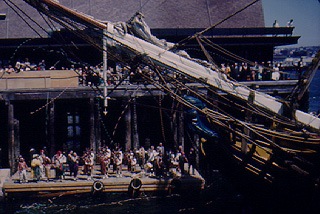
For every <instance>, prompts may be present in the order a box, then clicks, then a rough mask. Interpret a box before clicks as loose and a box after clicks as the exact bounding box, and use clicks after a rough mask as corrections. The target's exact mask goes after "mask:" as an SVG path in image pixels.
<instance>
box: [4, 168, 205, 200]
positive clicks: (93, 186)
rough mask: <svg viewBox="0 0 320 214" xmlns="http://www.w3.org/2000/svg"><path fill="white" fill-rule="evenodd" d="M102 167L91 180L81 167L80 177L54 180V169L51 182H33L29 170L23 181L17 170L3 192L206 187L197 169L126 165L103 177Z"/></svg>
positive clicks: (51, 193)
mask: <svg viewBox="0 0 320 214" xmlns="http://www.w3.org/2000/svg"><path fill="white" fill-rule="evenodd" d="M186 168H187V165H186ZM99 169H100V166H98V165H97V166H95V167H94V172H93V175H92V179H90V180H88V179H87V175H84V174H83V173H82V171H81V170H79V173H80V174H79V175H78V179H77V180H74V179H73V177H71V176H69V172H66V176H65V179H62V180H56V179H54V174H55V173H54V170H51V176H50V178H49V181H45V180H40V181H37V182H36V181H33V180H32V179H31V173H30V172H28V173H27V178H28V182H27V183H20V182H19V175H18V173H16V174H14V175H13V176H12V177H11V178H10V179H9V180H8V181H7V182H5V183H4V186H3V192H4V196H5V197H14V196H19V195H26V194H27V195H32V196H37V197H54V196H63V195H70V194H80V193H92V194H95V193H96V192H103V193H129V194H130V195H132V196H133V194H136V193H137V192H152V193H167V194H171V193H172V192H177V193H179V192H187V191H200V190H202V189H203V188H204V183H205V180H204V179H203V178H202V177H201V175H200V174H199V173H198V172H197V171H196V170H195V175H188V174H186V175H185V176H182V177H181V176H179V175H178V173H177V174H175V175H173V176H169V177H161V178H160V177H155V176H149V174H148V173H145V172H143V171H140V170H139V171H137V172H129V171H128V170H127V169H126V168H125V167H124V169H123V173H122V177H117V176H116V174H115V173H114V172H113V171H112V170H109V172H108V178H103V177H102V175H101V173H100V170H99Z"/></svg>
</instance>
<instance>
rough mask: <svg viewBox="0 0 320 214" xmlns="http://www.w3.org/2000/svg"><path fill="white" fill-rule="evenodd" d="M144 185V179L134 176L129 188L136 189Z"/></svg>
mask: <svg viewBox="0 0 320 214" xmlns="http://www.w3.org/2000/svg"><path fill="white" fill-rule="evenodd" d="M141 186H142V181H141V180H140V179H139V178H134V179H132V180H131V182H130V185H129V188H132V189H134V190H139V189H140V188H141Z"/></svg>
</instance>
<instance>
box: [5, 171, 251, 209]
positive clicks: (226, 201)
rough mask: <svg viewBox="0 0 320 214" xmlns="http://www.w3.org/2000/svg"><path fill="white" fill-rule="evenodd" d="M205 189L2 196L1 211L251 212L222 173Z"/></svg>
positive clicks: (210, 178)
mask: <svg viewBox="0 0 320 214" xmlns="http://www.w3.org/2000/svg"><path fill="white" fill-rule="evenodd" d="M207 179H208V180H207V185H208V187H207V188H206V189H205V190H204V191H203V192H201V193H195V192H189V193H185V194H183V195H179V194H172V195H169V196H153V195H148V196H147V195H145V194H144V193H143V192H142V194H141V197H138V198H130V197H129V196H128V195H127V194H120V193H117V194H100V195H94V196H93V195H92V194H82V195H72V196H63V197H55V198H50V199H48V198H19V199H14V198H13V199H5V200H2V201H1V202H0V203H1V207H0V213H77V214H81V213H86V214H87V213H231V214H232V213H250V212H244V211H246V209H247V207H245V205H244V203H243V198H242V196H241V195H240V194H238V193H236V192H235V191H234V190H233V188H232V185H230V184H229V183H228V182H226V180H225V179H224V178H223V177H222V176H221V175H220V174H219V173H218V172H211V173H210V176H208V178H207Z"/></svg>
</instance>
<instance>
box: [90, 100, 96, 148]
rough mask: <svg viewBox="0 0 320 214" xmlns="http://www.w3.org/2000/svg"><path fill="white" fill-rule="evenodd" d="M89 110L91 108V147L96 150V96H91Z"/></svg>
mask: <svg viewBox="0 0 320 214" xmlns="http://www.w3.org/2000/svg"><path fill="white" fill-rule="evenodd" d="M89 105H90V107H89V110H90V113H89V114H90V121H89V124H90V149H92V150H93V151H94V152H96V151H97V148H96V138H95V126H94V125H95V123H94V98H90V101H89Z"/></svg>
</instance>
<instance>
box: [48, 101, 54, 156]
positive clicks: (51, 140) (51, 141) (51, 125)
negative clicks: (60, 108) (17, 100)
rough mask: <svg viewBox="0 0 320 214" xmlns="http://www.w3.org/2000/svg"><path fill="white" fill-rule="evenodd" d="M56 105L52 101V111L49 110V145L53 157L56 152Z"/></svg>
mask: <svg viewBox="0 0 320 214" xmlns="http://www.w3.org/2000/svg"><path fill="white" fill-rule="evenodd" d="M54 107H55V104H54V102H52V103H51V104H50V112H49V145H48V147H49V148H50V157H53V155H54V154H56V143H55V139H54V134H55V133H54V120H55V117H54ZM48 155H49V154H48Z"/></svg>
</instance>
